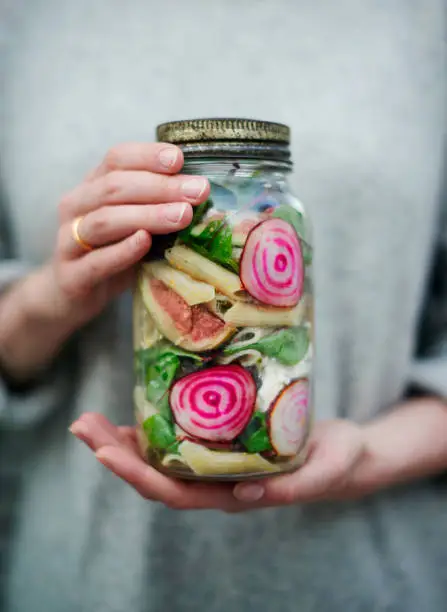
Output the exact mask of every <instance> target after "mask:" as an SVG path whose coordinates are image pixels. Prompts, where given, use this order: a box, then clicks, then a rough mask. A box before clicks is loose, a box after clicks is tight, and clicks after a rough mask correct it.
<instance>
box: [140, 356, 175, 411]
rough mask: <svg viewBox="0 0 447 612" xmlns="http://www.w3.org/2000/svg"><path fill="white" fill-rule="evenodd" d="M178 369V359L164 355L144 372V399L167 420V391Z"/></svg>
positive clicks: (168, 408) (168, 407)
mask: <svg viewBox="0 0 447 612" xmlns="http://www.w3.org/2000/svg"><path fill="white" fill-rule="evenodd" d="M179 367H180V359H179V358H178V357H177V355H172V354H166V355H163V356H161V357H160V358H159V359H157V361H155V362H154V363H153V364H151V365H149V367H148V368H147V369H146V372H145V382H146V398H147V399H148V400H149V401H150V402H151V404H153V405H154V406H155V407H156V408H158V410H159V411H160V413H161V414H162V415H164V416H165V417H166V418H169V419H170V418H171V409H170V406H169V389H170V387H171V384H172V382H173V380H174V378H175V375H176V374H177V370H178V368H179Z"/></svg>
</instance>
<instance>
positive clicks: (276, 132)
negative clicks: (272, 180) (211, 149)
mask: <svg viewBox="0 0 447 612" xmlns="http://www.w3.org/2000/svg"><path fill="white" fill-rule="evenodd" d="M156 131H157V140H158V141H160V142H170V143H172V144H178V145H182V144H187V143H207V142H208V143H209V142H216V141H217V142H235V141H236V142H239V143H247V142H263V143H282V144H285V145H288V144H290V128H289V127H288V126H287V125H285V124H283V123H276V122H273V121H261V120H258V119H243V118H208V119H184V120H179V121H170V122H167V123H161V124H160V125H158V126H157V130H156Z"/></svg>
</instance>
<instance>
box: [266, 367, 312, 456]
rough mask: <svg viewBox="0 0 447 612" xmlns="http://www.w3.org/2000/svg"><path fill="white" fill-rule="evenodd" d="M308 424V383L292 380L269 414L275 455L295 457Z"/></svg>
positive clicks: (305, 380)
mask: <svg viewBox="0 0 447 612" xmlns="http://www.w3.org/2000/svg"><path fill="white" fill-rule="evenodd" d="M308 423H309V381H308V380H307V378H300V379H299V380H294V381H293V382H291V383H290V384H289V385H288V386H287V387H285V388H284V389H283V390H282V391H281V393H280V394H279V395H278V396H277V397H276V399H275V400H274V401H273V404H272V407H271V408H270V414H269V435H270V441H271V443H272V446H273V448H274V450H275V451H276V453H277V454H278V455H281V456H284V457H290V456H293V455H296V454H298V453H299V451H300V450H301V448H302V446H303V443H304V441H305V438H306V434H307V430H308Z"/></svg>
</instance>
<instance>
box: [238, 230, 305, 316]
mask: <svg viewBox="0 0 447 612" xmlns="http://www.w3.org/2000/svg"><path fill="white" fill-rule="evenodd" d="M240 276H241V280H242V283H243V285H244V287H245V289H246V291H248V293H249V294H250V295H251V296H252V297H254V298H255V299H256V300H258V301H259V302H261V303H263V304H267V305H269V306H276V307H281V308H290V307H292V306H296V305H297V304H298V302H299V300H300V298H301V294H302V291H303V282H304V262H303V254H302V251H301V244H300V241H299V238H298V235H297V233H296V231H295V229H294V228H293V226H292V225H290V223H288V222H287V221H284V220H283V219H269V220H267V221H263V222H262V223H260V224H259V225H257V226H256V227H255V228H254V229H253V230H252V231H251V232H250V234H249V235H248V238H247V241H246V243H245V247H244V252H243V253H242V257H241V261H240Z"/></svg>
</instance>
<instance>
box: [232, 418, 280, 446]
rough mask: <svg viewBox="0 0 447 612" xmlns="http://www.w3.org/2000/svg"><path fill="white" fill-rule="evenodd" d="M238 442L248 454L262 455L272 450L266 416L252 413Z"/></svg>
mask: <svg viewBox="0 0 447 612" xmlns="http://www.w3.org/2000/svg"><path fill="white" fill-rule="evenodd" d="M238 440H239V442H240V443H241V444H242V445H243V446H244V448H245V450H246V451H248V452H249V453H262V452H264V451H268V450H272V445H271V442H270V438H269V435H268V431H267V423H266V414H264V413H263V412H254V413H253V416H252V418H251V421H250V422H249V424H248V425H247V427H246V428H245V429H244V431H243V432H242V433H241V435H240V436H239V438H238Z"/></svg>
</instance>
